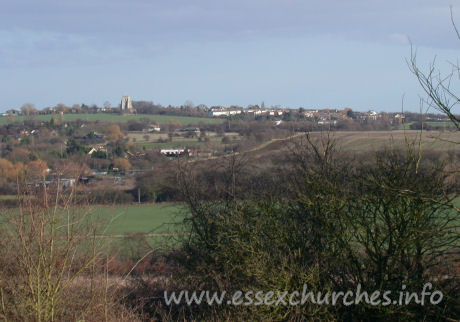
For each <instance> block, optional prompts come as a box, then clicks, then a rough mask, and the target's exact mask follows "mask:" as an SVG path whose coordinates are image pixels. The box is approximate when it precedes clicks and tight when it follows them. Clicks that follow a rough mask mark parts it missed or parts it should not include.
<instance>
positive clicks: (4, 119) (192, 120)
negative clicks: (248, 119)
mask: <svg viewBox="0 0 460 322" xmlns="http://www.w3.org/2000/svg"><path fill="white" fill-rule="evenodd" d="M56 118H57V119H60V118H59V116H56ZM26 119H31V120H37V121H49V120H51V115H35V116H29V117H26V116H15V117H14V118H13V122H23V121H24V120H26ZM141 119H149V120H151V121H154V122H157V123H159V124H167V123H172V122H177V123H180V124H181V125H188V124H199V123H206V124H209V123H222V122H223V120H222V119H215V118H205V117H187V116H173V115H151V114H133V115H119V114H112V113H96V114H64V117H63V120H64V121H69V122H71V121H76V120H83V121H92V122H94V121H103V122H112V123H123V122H128V121H130V120H137V121H139V120H141ZM8 123H9V120H8V116H0V125H4V124H8Z"/></svg>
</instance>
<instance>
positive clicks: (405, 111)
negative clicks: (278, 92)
mask: <svg viewBox="0 0 460 322" xmlns="http://www.w3.org/2000/svg"><path fill="white" fill-rule="evenodd" d="M131 99H132V102H133V103H136V102H152V103H153V104H155V105H159V106H161V107H163V108H167V107H169V106H171V107H173V108H179V107H180V106H181V105H184V104H180V105H172V104H168V105H164V104H160V103H156V102H153V101H152V100H135V99H133V98H132V97H131ZM106 102H107V101H105V102H104V103H103V104H96V103H91V104H88V103H84V102H82V103H72V104H64V103H57V104H55V105H52V106H44V107H41V108H40V107H37V106H36V105H35V104H33V103H31V102H27V103H25V104H32V105H34V106H35V108H36V109H37V110H38V111H39V112H40V111H43V110H44V109H46V108H55V107H57V105H59V104H64V105H65V106H66V107H67V108H72V106H73V105H80V106H83V105H85V106H88V107H92V106H94V105H96V106H97V107H98V108H104V104H105V103H106ZM261 103H262V102H261ZM261 103H258V104H257V103H256V104H248V105H246V106H241V105H237V104H231V105H226V106H225V105H222V104H220V105H219V104H217V105H207V104H202V103H200V104H194V105H193V106H194V107H196V106H198V105H205V106H206V107H207V108H212V107H224V108H231V107H232V106H234V107H239V108H242V109H248V108H249V107H250V106H259V108H261ZM264 103H265V102H264ZM23 105H24V104H23ZM21 107H22V105H21V106H19V107H18V108H12V109H14V110H18V111H20V109H21ZM108 108H110V109H119V108H120V103H118V104H112V103H111V106H110V107H108ZM264 108H265V109H289V110H298V109H300V108H303V109H306V110H326V109H330V110H334V109H336V110H344V109H347V108H349V109H351V110H352V111H354V112H361V113H365V112H368V111H375V112H378V113H420V110H418V111H411V110H408V109H404V110H400V111H382V110H377V109H374V108H368V109H355V108H353V107H351V106H337V107H334V106H327V107H308V106H298V107H285V106H271V105H267V104H266V103H265V107H264ZM8 110H11V108H9V109H6V110H4V111H1V110H0V113H5V112H6V111H8ZM423 113H428V114H435V115H445V114H444V113H441V112H440V111H438V110H436V109H434V108H431V109H430V110H429V111H428V112H426V111H423Z"/></svg>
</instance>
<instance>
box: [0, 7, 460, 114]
mask: <svg viewBox="0 0 460 322" xmlns="http://www.w3.org/2000/svg"><path fill="white" fill-rule="evenodd" d="M450 5H452V7H453V14H454V19H455V20H456V21H458V22H459V25H460V0H449V1H445V0H420V1H416V0H405V1H401V0H397V1H396V0H385V1H380V0H347V1H344V0H302V1H301V0H278V1H275V0H225V1H224V0H168V1H157V0H72V1H71V0H41V1H36V0H2V1H1V2H0V76H1V77H0V111H5V110H7V109H10V108H20V107H21V105H22V104H24V103H33V104H35V105H36V106H37V107H38V108H40V109H41V108H44V107H47V106H55V105H56V104H58V103H64V104H67V105H73V104H77V103H78V104H81V103H85V104H88V105H89V104H97V105H100V106H102V105H103V104H104V102H106V101H109V102H110V103H111V104H112V105H113V106H117V105H118V104H119V101H120V99H121V96H123V95H130V96H131V97H132V99H133V100H146V101H153V102H155V103H159V104H162V105H169V104H171V105H181V104H184V102H186V101H192V102H193V103H194V104H195V105H198V104H206V105H208V106H212V105H224V106H229V105H240V106H244V107H245V106H247V105H249V104H261V102H262V101H263V102H264V103H265V106H277V105H279V106H281V107H290V108H298V107H304V108H343V107H351V108H353V109H354V110H358V111H367V110H369V109H374V110H377V111H387V112H399V111H401V109H402V108H404V110H410V111H418V110H419V101H420V97H423V93H422V92H421V90H420V87H419V85H418V83H417V80H416V78H415V77H414V75H412V74H411V72H410V71H409V68H408V66H407V62H406V60H407V59H409V58H410V55H411V46H412V48H413V50H416V52H417V60H418V62H419V64H420V66H421V67H422V68H427V67H428V66H429V64H430V63H431V62H432V60H433V59H434V58H435V57H436V62H437V64H438V66H440V69H441V71H442V72H446V71H447V70H448V66H449V63H450V62H454V63H456V62H457V59H458V56H459V55H458V53H459V52H458V49H460V41H459V40H458V39H457V38H456V34H455V31H454V29H453V26H452V23H451V20H450ZM459 112H460V111H459Z"/></svg>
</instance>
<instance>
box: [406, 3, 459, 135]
mask: <svg viewBox="0 0 460 322" xmlns="http://www.w3.org/2000/svg"><path fill="white" fill-rule="evenodd" d="M450 18H451V22H452V26H453V28H454V30H455V33H456V35H457V39H458V40H460V33H459V32H458V29H457V26H456V25H455V21H454V17H453V13H452V7H451V8H450ZM408 65H409V68H410V70H411V72H412V73H413V74H414V75H415V76H416V77H417V80H418V82H419V83H420V85H421V87H422V89H423V90H424V91H425V93H426V94H427V95H428V98H427V100H426V102H427V104H429V106H430V107H434V108H435V109H437V110H438V111H440V112H441V113H444V114H445V115H447V116H448V117H449V119H450V120H451V121H452V123H453V124H454V125H455V127H456V129H457V130H458V131H460V117H459V116H458V115H455V113H454V109H455V107H457V106H458V105H459V104H460V97H459V94H458V93H456V92H455V90H454V89H453V82H454V81H455V78H457V79H458V78H460V65H459V63H458V62H457V63H450V71H449V72H448V73H447V74H443V73H442V72H441V71H440V70H439V68H438V65H437V62H436V57H435V58H434V59H433V61H432V62H431V63H430V64H429V66H428V69H427V70H426V71H424V70H422V68H421V67H420V65H419V63H418V61H417V53H416V51H414V50H411V57H410V60H409V61H408Z"/></svg>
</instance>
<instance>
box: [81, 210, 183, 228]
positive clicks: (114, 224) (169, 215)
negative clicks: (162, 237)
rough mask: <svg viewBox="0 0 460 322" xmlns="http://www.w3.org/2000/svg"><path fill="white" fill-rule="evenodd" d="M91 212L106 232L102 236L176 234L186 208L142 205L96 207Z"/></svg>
mask: <svg viewBox="0 0 460 322" xmlns="http://www.w3.org/2000/svg"><path fill="white" fill-rule="evenodd" d="M89 211H90V213H91V214H92V215H93V216H94V218H95V219H96V221H97V222H99V223H100V225H101V229H103V230H104V231H102V230H101V234H103V235H111V236H117V235H128V234H136V233H145V234H168V233H174V232H175V231H176V230H177V225H175V224H176V223H178V222H180V221H181V220H182V218H183V211H184V208H183V207H182V206H180V205H171V204H167V205H163V204H140V205H115V206H94V207H90V208H89Z"/></svg>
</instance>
